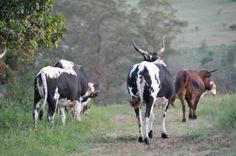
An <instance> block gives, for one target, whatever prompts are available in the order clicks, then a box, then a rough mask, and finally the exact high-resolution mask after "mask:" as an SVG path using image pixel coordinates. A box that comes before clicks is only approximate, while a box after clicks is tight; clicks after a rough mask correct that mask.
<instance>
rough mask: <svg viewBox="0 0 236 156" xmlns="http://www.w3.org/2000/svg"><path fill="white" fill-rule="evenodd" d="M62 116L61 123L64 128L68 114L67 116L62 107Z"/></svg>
mask: <svg viewBox="0 0 236 156" xmlns="http://www.w3.org/2000/svg"><path fill="white" fill-rule="evenodd" d="M60 115H61V123H62V125H63V126H65V124H66V114H65V107H64V106H62V107H60Z"/></svg>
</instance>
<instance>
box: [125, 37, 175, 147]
mask: <svg viewBox="0 0 236 156" xmlns="http://www.w3.org/2000/svg"><path fill="white" fill-rule="evenodd" d="M133 47H134V48H135V49H136V51H138V52H139V53H141V54H142V55H143V57H144V61H142V62H140V63H137V64H135V65H133V66H132V67H131V68H130V71H129V74H128V79H127V87H128V92H129V95H130V97H131V99H130V104H131V106H132V107H133V108H134V111H135V114H136V118H137V120H138V126H139V135H140V136H139V139H138V141H139V142H143V141H144V142H145V143H146V144H150V140H149V138H152V124H153V120H154V113H153V107H154V104H155V103H157V104H159V105H161V107H162V111H161V113H162V115H161V119H162V120H161V127H162V128H161V136H162V138H167V137H168V136H167V131H166V125H165V119H166V113H167V108H168V106H169V104H170V99H171V98H172V97H173V96H174V84H173V78H172V75H171V73H170V71H169V70H168V68H167V66H166V64H165V63H164V62H163V61H162V60H161V59H160V55H161V54H162V53H163V52H164V50H165V45H164V39H163V41H162V47H161V49H160V50H159V51H158V52H154V53H149V52H147V51H144V50H142V49H141V48H139V47H138V46H137V45H136V44H135V43H134V42H133ZM142 104H146V112H145V118H146V133H145V138H143V130H142V115H141V105H142Z"/></svg>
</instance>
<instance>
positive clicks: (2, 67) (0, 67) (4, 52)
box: [0, 48, 7, 71]
mask: <svg viewBox="0 0 236 156" xmlns="http://www.w3.org/2000/svg"><path fill="white" fill-rule="evenodd" d="M6 51H7V49H6V48H5V49H4V51H3V52H2V53H1V54H0V59H2V58H3V57H4V56H5V54H6ZM5 68H6V65H5V64H4V63H3V64H1V63H0V71H3V70H4V69H5Z"/></svg>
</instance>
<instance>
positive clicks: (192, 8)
mask: <svg viewBox="0 0 236 156" xmlns="http://www.w3.org/2000/svg"><path fill="white" fill-rule="evenodd" d="M170 2H171V4H172V5H173V7H174V8H175V9H177V17H178V18H179V19H182V20H185V21H187V22H188V24H189V26H188V27H187V28H186V29H185V30H184V31H183V33H182V34H181V35H179V36H178V38H177V40H176V41H175V43H174V44H175V47H176V46H177V47H179V48H180V47H182V48H185V47H199V46H200V45H201V44H202V42H203V41H205V42H206V43H207V45H210V46H215V45H221V44H226V45H228V44H235V42H236V41H235V37H234V35H235V32H233V31H231V30H230V29H229V26H230V25H232V24H236V16H235V14H236V9H235V7H236V3H235V2H233V1H232V0H189V1H185V0H170Z"/></svg>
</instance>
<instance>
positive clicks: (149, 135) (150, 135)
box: [148, 110, 155, 138]
mask: <svg viewBox="0 0 236 156" xmlns="http://www.w3.org/2000/svg"><path fill="white" fill-rule="evenodd" d="M154 118H155V115H154V113H153V110H152V111H151V113H150V122H149V128H148V129H149V130H148V137H149V138H152V137H153V134H152V125H153V121H154Z"/></svg>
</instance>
